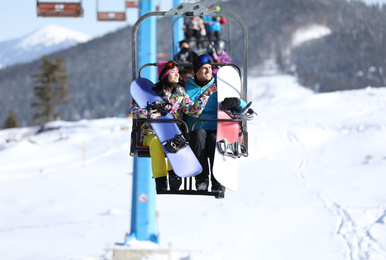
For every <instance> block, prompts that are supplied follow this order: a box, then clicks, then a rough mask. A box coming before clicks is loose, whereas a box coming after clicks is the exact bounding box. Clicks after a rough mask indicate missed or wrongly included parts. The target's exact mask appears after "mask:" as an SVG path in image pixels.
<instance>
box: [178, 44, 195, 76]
mask: <svg viewBox="0 0 386 260" xmlns="http://www.w3.org/2000/svg"><path fill="white" fill-rule="evenodd" d="M197 56H198V55H197V53H195V52H194V51H193V50H191V49H190V46H189V43H188V41H187V40H182V41H180V51H179V52H178V53H177V54H176V55H175V56H174V61H176V62H177V63H180V64H181V63H188V62H189V63H191V62H193V60H194V59H195V58H197ZM180 75H181V77H182V78H183V80H184V81H187V80H188V78H189V77H193V76H194V73H193V70H192V68H191V67H185V66H183V65H182V66H181V65H180Z"/></svg>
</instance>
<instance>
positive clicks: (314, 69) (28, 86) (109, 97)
mask: <svg viewBox="0 0 386 260" xmlns="http://www.w3.org/2000/svg"><path fill="white" fill-rule="evenodd" d="M222 9H223V10H225V11H231V12H232V13H235V14H237V15H238V16H240V18H241V19H242V20H243V21H244V22H245V24H246V26H247V28H248V46H249V47H248V73H249V74H250V75H251V74H254V75H258V74H261V72H262V71H263V69H265V65H266V64H267V65H270V64H273V66H272V68H275V69H277V68H278V69H277V70H276V71H280V72H281V73H289V74H293V75H295V76H297V78H298V80H299V83H300V84H301V85H302V86H307V87H309V88H311V89H313V90H316V91H320V92H326V91H336V90H343V89H359V88H364V87H367V86H372V87H382V86H386V73H385V72H384V71H386V59H385V58H384V57H386V48H385V47H384V46H385V40H384V39H386V27H385V26H384V25H385V24H386V5H383V6H382V7H380V6H368V5H365V4H364V3H362V2H358V1H351V2H347V1H346V0H286V1H283V0H259V1H250V0H229V1H224V2H223V6H222ZM170 20H171V18H168V17H166V18H162V19H157V52H158V53H166V54H169V55H170V53H169V51H170V45H169V43H170V39H171V38H172V37H171V35H172V30H170ZM223 28H224V30H223V33H222V38H223V39H224V40H225V41H226V42H228V43H231V45H230V46H229V47H230V48H229V51H231V57H232V61H233V63H235V64H242V62H243V42H242V40H241V39H242V38H243V35H242V30H240V26H239V25H238V24H237V23H236V22H235V21H234V20H233V19H231V18H229V19H227V23H226V25H225V26H224V27H223ZM31 42H33V41H32V40H31ZM45 42H48V41H47V40H46V41H45ZM131 43H132V26H130V25H128V26H126V27H124V28H121V29H119V30H116V31H114V32H111V33H109V34H106V35H104V36H102V37H98V38H95V39H92V40H90V41H88V42H85V43H80V44H77V45H76V46H73V47H70V48H66V49H63V50H60V51H58V52H55V53H52V54H50V55H49V57H50V58H51V59H55V58H61V59H64V60H65V61H66V67H67V74H68V76H69V84H68V88H69V94H68V99H69V101H70V103H69V104H68V105H66V106H63V107H60V108H58V110H59V112H60V113H61V115H62V116H63V119H65V120H70V121H71V120H80V119H94V118H103V117H111V116H115V115H118V114H121V113H125V111H126V110H127V106H128V105H129V103H130V102H131V97H130V92H129V90H128V88H129V86H130V83H131V81H132V68H131V64H132V57H131V54H132V49H131ZM47 45H48V44H47ZM0 49H1V48H0ZM165 59H166V58H163V60H165ZM41 65H42V62H41V59H38V60H35V61H32V62H30V63H25V64H18V65H15V66H10V67H7V68H5V69H2V70H0V124H2V123H3V122H5V119H6V117H7V115H8V112H9V110H10V109H12V110H13V112H14V114H15V116H16V118H17V120H18V121H19V124H20V125H22V126H26V125H28V124H30V119H31V117H32V114H33V109H32V108H31V106H30V103H31V97H32V96H33V86H34V82H33V79H32V78H31V75H32V74H36V73H38V72H39V68H40V66H41Z"/></svg>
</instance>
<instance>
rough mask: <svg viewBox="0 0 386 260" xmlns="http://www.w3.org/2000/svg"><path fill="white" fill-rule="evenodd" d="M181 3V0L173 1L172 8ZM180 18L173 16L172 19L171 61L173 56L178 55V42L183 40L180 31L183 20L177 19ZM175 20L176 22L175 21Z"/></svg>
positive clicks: (182, 34)
mask: <svg viewBox="0 0 386 260" xmlns="http://www.w3.org/2000/svg"><path fill="white" fill-rule="evenodd" d="M181 3H182V0H173V6H177V5H179V4H181ZM179 18H181V17H179V16H174V17H173V18H172V28H171V32H172V33H174V35H173V37H172V38H173V41H172V42H171V43H170V59H171V60H172V59H173V58H174V57H173V54H174V53H178V49H179V46H178V44H177V43H178V42H179V41H182V40H183V39H184V33H183V31H182V26H183V24H184V19H179ZM177 19H178V20H177ZM176 20H177V21H176Z"/></svg>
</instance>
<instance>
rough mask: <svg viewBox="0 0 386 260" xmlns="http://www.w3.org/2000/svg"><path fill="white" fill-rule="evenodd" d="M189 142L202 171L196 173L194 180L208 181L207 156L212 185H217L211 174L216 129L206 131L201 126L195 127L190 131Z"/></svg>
mask: <svg viewBox="0 0 386 260" xmlns="http://www.w3.org/2000/svg"><path fill="white" fill-rule="evenodd" d="M189 144H190V147H191V148H192V150H193V152H194V154H195V155H196V157H197V159H198V161H199V162H200V164H201V166H202V172H201V173H200V174H198V175H196V181H198V182H204V181H205V182H207V181H209V164H208V158H209V162H210V172H212V175H211V180H212V186H213V185H218V182H217V180H216V179H215V178H214V176H213V161H214V152H215V148H216V131H206V130H204V129H202V128H199V129H196V130H194V131H192V132H190V141H189Z"/></svg>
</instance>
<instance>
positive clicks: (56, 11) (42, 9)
mask: <svg viewBox="0 0 386 260" xmlns="http://www.w3.org/2000/svg"><path fill="white" fill-rule="evenodd" d="M36 7H37V15H38V16H39V17H83V8H82V0H80V1H79V2H63V1H58V2H54V1H51V2H42V1H38V0H36Z"/></svg>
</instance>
